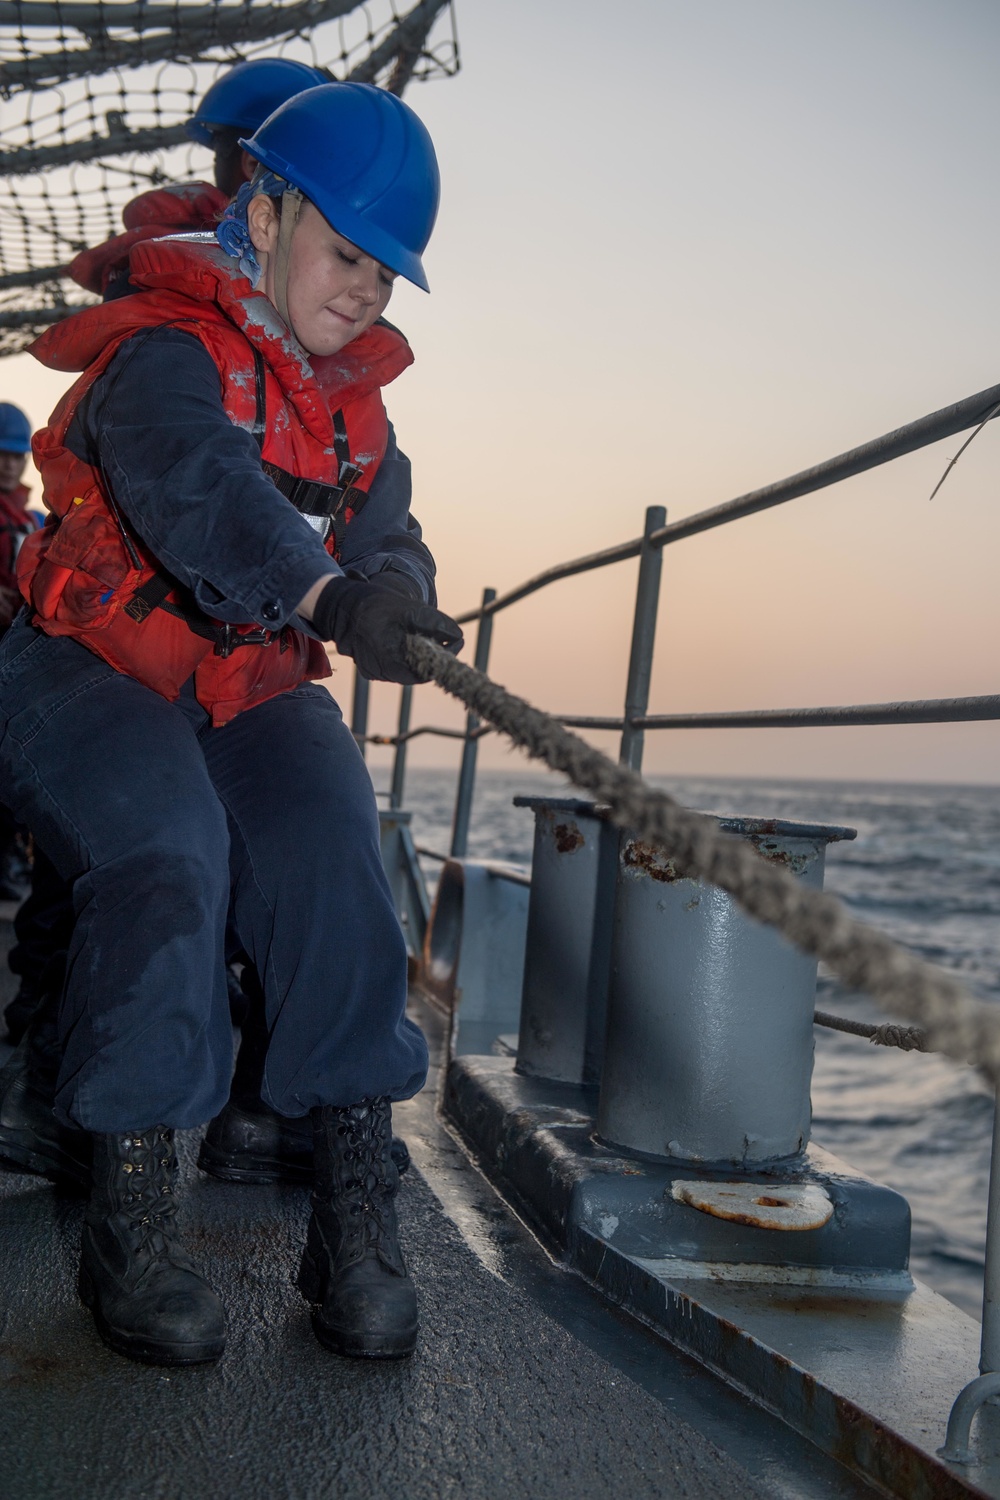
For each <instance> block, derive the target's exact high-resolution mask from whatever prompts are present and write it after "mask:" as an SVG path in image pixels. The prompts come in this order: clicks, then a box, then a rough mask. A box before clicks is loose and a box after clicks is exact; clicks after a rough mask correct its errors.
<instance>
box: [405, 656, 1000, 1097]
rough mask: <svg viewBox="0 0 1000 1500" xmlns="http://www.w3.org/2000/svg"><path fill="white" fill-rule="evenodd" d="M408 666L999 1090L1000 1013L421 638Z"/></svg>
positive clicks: (618, 821)
mask: <svg viewBox="0 0 1000 1500" xmlns="http://www.w3.org/2000/svg"><path fill="white" fill-rule="evenodd" d="M408 655H409V660H410V663H411V665H412V667H413V670H414V671H415V672H419V673H420V674H421V675H422V676H423V677H424V678H426V679H427V680H431V679H433V681H435V682H436V683H437V684H438V686H439V687H441V688H443V689H444V691H445V692H446V693H450V694H451V695H452V697H455V698H458V699H460V700H461V701H462V702H463V703H464V704H465V705H466V706H467V707H468V708H470V709H472V710H473V712H474V713H476V714H478V715H479V716H480V717H481V718H483V719H486V720H488V721H489V722H490V723H491V724H494V725H495V726H496V728H497V729H500V730H502V731H503V732H504V734H506V735H508V736H509V737H510V739H512V740H513V741H514V743H515V744H516V745H519V746H520V747H521V748H522V749H523V750H526V751H527V752H528V754H529V755H530V756H532V757H533V758H534V759H536V760H542V761H544V762H545V764H546V765H547V766H550V767H551V768H552V769H553V770H555V771H561V772H562V773H563V774H564V775H565V776H568V777H569V779H570V781H572V782H573V783H574V785H576V786H578V787H581V788H583V789H584V790H585V791H587V792H589V793H590V794H591V795H592V796H593V797H595V798H596V799H597V800H598V801H599V802H601V803H603V804H604V805H605V806H606V807H607V808H608V816H609V817H610V819H611V821H612V822H613V823H615V824H617V825H618V827H620V828H624V829H627V830H629V831H630V832H631V833H633V834H634V835H636V836H637V837H638V838H641V839H644V840H646V841H648V842H649V843H651V844H657V845H659V846H660V847H662V848H663V849H665V850H666V851H667V852H668V853H669V855H670V859H671V861H672V863H673V864H674V865H675V867H676V868H677V870H678V871H679V872H680V873H681V874H683V875H687V876H690V877H691V878H693V879H700V880H707V881H709V882H710V883H711V884H712V885H717V886H720V887H721V889H722V890H724V891H727V892H728V893H729V894H730V895H731V896H732V897H733V898H734V899H735V900H736V901H738V902H739V904H740V906H742V907H743V909H744V911H746V912H748V913H749V915H750V916H752V917H755V918H756V919H757V921H759V922H764V923H766V924H767V925H768V926H769V927H776V928H777V929H778V930H779V931H780V932H781V933H782V934H783V935H784V936H785V937H786V938H788V939H789V941H790V942H792V943H794V944H795V945H796V947H798V948H801V949H802V950H803V952H805V953H810V954H812V955H813V956H814V957H816V958H819V959H822V960H823V962H824V963H826V964H827V965H828V966H829V967H830V968H831V969H832V970H833V972H834V973H835V974H836V975H837V976H838V977H839V978H840V979H841V980H842V981H843V982H844V984H846V985H847V986H848V987H849V988H850V989H852V990H865V991H866V992H867V993H868V994H870V995H873V996H875V997H876V998H877V999H879V1000H880V1001H882V1003H883V1004H884V1005H885V1006H886V1008H887V1009H888V1010H890V1011H892V1012H894V1013H895V1014H896V1015H898V1016H901V1017H903V1018H904V1019H905V1020H907V1021H910V1022H916V1023H917V1024H918V1025H920V1026H921V1027H923V1028H924V1031H925V1032H926V1045H927V1047H928V1048H930V1049H932V1050H933V1051H937V1052H944V1053H946V1054H947V1056H948V1057H951V1058H954V1059H955V1060H956V1061H958V1062H974V1063H975V1064H976V1066H977V1067H978V1068H979V1069H980V1070H981V1071H982V1072H983V1073H984V1074H985V1075H986V1076H987V1078H989V1079H990V1080H991V1082H993V1083H994V1084H997V1083H1000V1008H998V1007H995V1006H992V1005H989V1004H987V1003H986V1002H984V1001H982V1000H976V999H974V998H973V997H972V996H971V995H969V994H968V993H967V992H966V990H965V989H963V987H962V986H961V985H960V984H959V983H958V981H957V980H956V979H954V978H952V976H951V975H950V974H947V973H945V971H944V970H943V969H938V968H935V967H934V966H933V965H932V964H928V963H925V962H924V960H923V959H920V958H917V957H915V956H914V955H913V954H912V953H908V952H907V951H906V950H905V949H904V948H901V947H899V945H898V944H897V943H894V942H893V941H892V939H891V938H889V937H886V935H885V934H884V933H882V932H879V931H878V930H877V929H875V928H873V927H868V926H866V925H865V923H863V922H858V921H856V920H855V919H854V918H853V917H852V916H850V915H849V914H848V912H847V910H846V909H845V907H844V906H843V904H842V903H841V902H840V901H838V900H837V898H836V897H835V896H830V895H827V894H826V893H825V892H823V891H817V890H813V889H811V888H810V887H808V886H805V885H803V884H802V882H801V881H798V880H796V879H795V877H794V876H793V875H791V874H789V873H788V871H787V870H785V869H783V868H782V867H781V866H779V865H776V864H773V863H771V862H769V861H767V860H763V859H761V858H760V856H759V855H758V854H757V853H756V851H755V850H754V848H753V847H752V845H751V844H750V843H748V842H747V841H746V840H745V839H741V838H739V837H737V836H735V835H733V834H728V833H724V832H722V830H721V829H719V827H718V826H717V824H716V823H715V822H714V821H713V820H712V819H711V818H707V817H705V816H703V815H702V814H700V813H695V812H691V811H690V810H689V809H688V808H685V807H681V806H680V804H679V803H677V802H675V801H674V799H673V798H672V797H671V796H669V795H668V793H666V792H664V791H660V790H659V789H658V788H656V787H651V786H649V784H648V783H647V782H645V781H644V780H643V779H642V777H641V776H639V775H638V774H637V773H636V772H635V771H630V770H628V769H627V768H626V767H624V766H618V765H615V763H614V762H613V761H611V760H609V759H608V757H607V756H606V755H602V754H601V752H600V751H599V750H595V749H593V747H592V746H590V745H588V744H587V743H586V741H585V740H582V739H580V737H579V736H578V735H575V734H572V733H571V732H570V731H569V730H568V729H563V728H562V726H561V725H560V724H557V723H556V722H555V720H554V719H552V718H550V717H549V715H548V714H546V713H543V712H542V711H541V710H540V709H537V708H533V707H532V705H531V704H530V703H526V702H525V700H524V699H523V698H517V697H515V696H514V695H513V694H512V693H508V692H507V690H506V689H505V688H503V687H501V686H500V684H499V683H496V682H493V681H491V679H490V678H489V677H485V676H484V675H483V674H482V673H481V672H477V671H475V670H474V669H473V668H472V667H467V666H466V665H465V664H464V662H460V661H457V660H456V659H455V657H453V656H450V655H449V654H448V652H447V651H444V650H442V648H441V647H440V646H437V645H435V644H434V642H432V641H429V640H428V639H427V638H426V637H425V636H410V637H409V638H408Z"/></svg>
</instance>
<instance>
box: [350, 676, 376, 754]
mask: <svg viewBox="0 0 1000 1500" xmlns="http://www.w3.org/2000/svg"><path fill="white" fill-rule="evenodd" d="M370 688H371V683H370V682H369V681H368V678H367V677H362V675H361V673H360V672H359V671H358V669H357V667H355V668H354V702H353V704H352V705H351V733H352V734H353V736H354V738H355V739H356V740H357V742H358V749H359V750H360V751H361V754H362V755H364V753H365V735H366V734H367V733H368V693H369V689H370Z"/></svg>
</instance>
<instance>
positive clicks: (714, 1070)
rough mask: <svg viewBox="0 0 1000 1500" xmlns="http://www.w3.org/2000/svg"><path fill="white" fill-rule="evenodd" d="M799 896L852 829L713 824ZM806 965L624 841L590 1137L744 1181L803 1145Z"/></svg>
mask: <svg viewBox="0 0 1000 1500" xmlns="http://www.w3.org/2000/svg"><path fill="white" fill-rule="evenodd" d="M718 821H719V825H720V827H722V828H723V829H726V830H727V831H729V832H731V833H734V834H738V835H740V836H742V837H744V838H748V839H750V841H751V842H752V843H753V844H754V846H755V847H756V848H757V850H758V851H759V853H760V854H761V855H762V856H763V857H764V858H765V859H769V860H777V861H779V862H780V863H781V864H783V865H784V866H785V867H786V868H787V869H789V870H791V871H792V872H793V873H794V874H795V875H796V876H797V877H798V878H799V879H800V880H804V881H806V882H807V884H809V885H813V886H817V887H819V886H822V883H823V867H824V863H825V856H826V845H827V844H828V843H832V842H834V841H835V840H838V839H851V838H854V837H855V830H854V829H852V828H833V827H828V826H825V825H822V824H811V823H786V822H780V821H777V820H773V819H761V818H720V819H719V820H718ZM815 990H816V960H815V959H813V958H809V957H807V956H806V955H805V954H802V953H800V952H798V950H797V949H795V948H793V947H792V946H791V945H790V944H789V943H787V942H786V941H785V939H784V938H782V937H780V936H779V935H778V934H777V933H776V932H775V931H773V929H771V928H767V927H764V926H763V925H761V924H760V923H758V922H755V921H754V920H753V919H752V918H750V917H748V916H746V915H744V913H743V912H742V911H741V910H740V908H739V907H738V906H737V905H736V903H735V902H734V901H733V900H732V898H731V897H730V896H728V895H726V893H725V892H724V891H721V890H719V889H718V888H717V887H715V886H711V885H705V884H702V882H700V881H697V880H685V879H681V878H679V877H678V876H677V874H676V873H675V871H674V869H673V867H672V866H671V864H670V861H669V859H668V858H667V857H666V855H665V854H663V852H662V851H661V850H658V849H655V848H652V847H651V846H650V845H648V844H643V843H640V842H639V841H638V840H636V839H632V838H629V837H627V836H626V837H623V838H622V841H621V848H620V853H619V861H618V890H617V899H616V904H615V921H614V937H613V944H612V963H611V984H610V992H609V998H608V1029H607V1040H606V1046H605V1057H604V1076H603V1080H602V1084H601V1097H600V1106H599V1110H598V1120H597V1130H598V1134H599V1135H600V1137H601V1139H602V1140H604V1141H607V1142H608V1143H609V1144H614V1145H616V1146H618V1147H621V1148H623V1149H624V1150H626V1151H634V1152H639V1153H641V1154H643V1155H648V1156H652V1157H662V1158H669V1159H673V1160H678V1161H688V1162H710V1163H718V1164H723V1163H725V1164H726V1165H730V1164H735V1165H737V1166H740V1167H745V1168H748V1169H749V1168H753V1167H756V1166H758V1165H759V1164H760V1163H761V1162H768V1161H774V1160H778V1159H781V1158H787V1157H792V1156H795V1155H796V1154H797V1153H799V1152H800V1151H802V1150H803V1148H804V1147H805V1145H806V1143H807V1142H808V1140H809V1125H810V1101H809V1085H810V1081H811V1078H812V1061H813V1011H814V1007H815Z"/></svg>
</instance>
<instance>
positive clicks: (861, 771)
mask: <svg viewBox="0 0 1000 1500" xmlns="http://www.w3.org/2000/svg"><path fill="white" fill-rule="evenodd" d="M458 25H459V34H460V38H461V43H462V58H463V70H462V72H461V74H460V75H459V76H458V77H457V78H456V79H453V80H450V81H445V82H438V83H433V84H429V85H427V86H423V87H419V88H413V89H411V91H410V93H409V94H408V96H407V97H408V100H409V102H410V103H412V104H413V106H414V107H415V108H416V109H417V110H418V112H419V113H420V114H421V115H422V117H423V118H424V120H425V121H426V123H427V125H428V126H429V128H430V130H431V132H432V134H433V136H434V140H435V143H436V145H437V148H438V152H439V155H440V160H441V168H442V177H443V184H444V197H443V204H442V211H441V217H440V219H439V223H438V228H437V231H436V234H435V238H434V240H433V242H432V245H431V248H430V251H429V252H428V255H427V259H426V264H427V268H428V273H429V276H430V280H431V286H432V295H431V296H430V297H425V296H423V295H422V294H421V293H419V292H417V291H416V290H414V289H412V288H410V287H406V286H401V287H400V290H399V292H398V293H397V295H396V297H395V298H394V301H393V303H392V306H391V308H390V314H389V315H390V316H391V317H392V318H393V319H394V320H395V321H397V322H399V323H400V325H401V326H402V327H403V328H404V330H405V331H406V332H407V334H408V336H409V338H410V339H411V342H412V344H413V346H414V349H415V352H416V356H417V360H416V364H415V366H414V367H413V369H412V370H410V371H409V372H407V374H405V375H404V376H403V377H402V378H401V379H400V381H399V382H398V384H397V385H396V386H393V387H391V388H390V390H389V391H388V393H387V404H388V407H389V411H390V415H391V416H392V418H393V420H394V421H395V423H396V427H397V432H398V435H399V439H400V443H401V445H402V446H403V448H404V449H405V450H406V451H407V452H408V453H409V454H410V456H411V457H412V459H413V461H414V472H415V499H414V510H415V512H416V514H417V515H418V516H419V518H420V520H421V522H422V523H423V526H424V530H425V535H426V537H427V539H428V541H429V542H430V544H431V546H432V548H433V549H434V551H435V553H436V555H437V557H438V560H439V567H440V594H441V602H442V604H443V606H444V607H445V608H446V609H449V610H452V611H456V612H457V611H461V610H464V609H466V608H469V607H470V606H472V605H474V604H476V603H477V602H478V599H479V595H480V591H481V589H482V587H483V586H484V585H486V584H489V585H492V586H494V587H496V588H497V589H499V590H504V589H507V588H509V587H511V586H512V585H513V584H515V583H517V582H519V581H521V580H522V579H523V578H526V577H528V576H530V575H531V574H532V573H535V572H537V571H539V570H540V569H542V568H544V567H547V566H548V565H550V564H552V563H554V562H557V561H560V560H562V559H564V558H567V557H569V556H573V555H576V554H580V553H585V552H589V551H592V550H595V549H597V548H601V547H605V546H608V545H611V544H612V543H615V542H617V541H620V540H623V539H625V538H627V537H629V536H634V535H637V534H638V532H639V531H640V530H641V526H642V517H643V512H644V509H645V507H646V506H647V505H649V504H654V503H659V504H663V505H665V506H666V507H667V509H668V512H669V515H670V517H671V519H677V518H679V517H681V516H683V515H685V514H688V513H690V512H692V511H694V510H699V509H702V508H703V507H705V506H709V505H713V504H716V503H718V502H720V501H722V500H726V499H729V498H731V497H732V496H734V495H738V494H741V493H743V492H745V491H747V490H750V489H753V488H755V487H757V486H758V485H761V484H764V483H767V482H769V481H772V480H775V479H778V478H781V477H783V476H784V475H786V474H790V473H793V472H794V471H796V470H798V469H801V468H804V467H807V466H809V465H811V464H813V463H815V462H817V461H819V460H821V459H823V458H827V457H829V456H831V455H833V454H835V453H838V452H840V451H842V450H843V449H845V448H848V447H852V446H854V445H855V444H856V443H859V442H862V441H865V440H867V439H869V438H872V437H875V436H877V435H878V434H880V433H882V432H885V431H888V430H890V429H891V428H893V427H896V426H899V425H900V424H902V423H904V422H907V421H911V420H913V419H915V418H917V417H919V416H922V415H924V414H925V413H927V412H930V411H933V410H935V409H936V408H938V407H941V406H944V405H947V404H950V403H951V402H953V401H956V400H958V399H960V398H961V397H963V396H966V395H970V394H972V393H973V392H975V391H978V390H981V389H983V388H985V387H988V386H991V385H993V384H995V383H997V382H1000V339H998V333H1000V295H998V292H997V288H996V276H995V264H996V254H997V246H998V243H1000V213H998V207H997V195H996V188H995V180H996V165H995V158H996V141H997V140H998V138H1000V91H998V89H997V86H996V58H997V55H998V49H1000V10H998V8H997V6H996V5H995V4H991V3H988V0H982V3H979V0H950V3H948V4H947V5H945V4H942V3H940V0H937V3H924V0H836V3H833V0H826V3H821V0H699V3H698V4H692V3H690V0H684V3H680V0H615V3H610V0H609V3H606V4H598V3H596V0H458ZM0 376H2V377H5V378H4V380H3V392H2V394H3V395H4V396H6V397H9V398H12V399H14V400H17V401H18V402H20V403H21V404H23V405H25V406H26V407H27V409H28V411H29V413H30V415H31V417H32V418H33V420H35V421H36V422H41V421H42V420H43V419H44V418H45V416H46V415H47V411H48V409H49V407H50V406H51V404H52V402H53V401H54V399H55V397H56V396H57V395H58V394H59V392H60V390H61V389H62V386H63V380H62V379H61V378H56V377H54V376H52V375H50V374H48V373H47V372H45V371H42V370H41V369H40V368H39V367H38V366H37V365H35V364H34V362H33V361H31V360H30V358H29V357H28V356H19V357H17V358H15V359H10V360H7V361H5V362H4V363H3V365H2V366H0ZM960 442H961V439H958V438H954V439H950V440H949V441H948V442H946V443H944V444H939V445H937V446H936V447H934V448H931V449H927V450H924V451H923V452H921V453H918V454H915V455H912V456H910V457H909V458H907V459H904V460H902V461H900V462H897V463H895V464H893V465H891V466H889V467H887V468H883V469H880V470H876V471H874V473H872V474H869V475H866V476H862V477H859V478H857V479H854V480H851V481H849V482H848V483H846V484H844V485H841V486H838V487H836V488H834V489H828V490H825V491H821V492H820V493H818V494H816V495H814V496H811V497H808V498H805V499H802V500H798V501H795V502H792V503H791V504H790V505H788V506H784V507H780V508H778V509H776V510H773V511H770V512H768V513H766V514H764V515H761V516H757V517H753V518H750V519H747V520H744V521H741V522H738V523H736V524H734V525H732V526H730V527H727V528H725V529H723V530H717V531H715V532H712V533H710V534H708V535H706V536H702V537H699V538H695V539H692V540H690V541H685V542H681V543H679V544H677V545H676V546H674V547H671V548H669V549H668V550H667V552H666V554H665V559H664V571H663V596H662V606H661V616H660V629H659V634H658V639H657V654H656V665H655V672H654V679H653V690H652V695H651V705H650V706H651V709H652V710H653V711H658V712H669V711H687V710H699V709H726V708H743V707H761V708H765V707H785V706H792V705H805V704H835V703H851V702H873V701H881V700H888V699H903V698H920V697H945V696H948V697H950V696H957V695H961V694H971V693H991V692H997V691H1000V671H998V667H997V662H996V655H997V642H998V636H1000V630H998V627H1000V596H998V590H997V586H996V574H997V568H998V561H997V559H998V554H1000V507H998V505H997V498H996V497H997V474H998V471H1000V422H998V423H996V424H992V425H991V426H990V427H987V428H986V430H985V431H984V432H983V433H982V434H981V435H980V436H979V437H978V438H977V440H976V442H975V443H974V444H973V446H972V448H971V449H970V450H969V452H968V453H967V454H966V455H965V456H964V457H963V459H962V461H961V463H960V464H959V465H958V466H957V468H956V469H955V470H954V472H953V473H952V475H951V476H950V478H949V480H948V482H947V484H946V485H945V487H944V488H943V490H942V491H941V493H940V494H939V495H938V496H937V498H936V499H935V500H934V501H933V503H928V496H929V494H930V492H931V490H932V488H933V486H934V484H935V483H936V481H937V479H938V478H939V476H940V474H941V471H942V470H943V468H944V466H945V464H946V462H947V460H948V458H949V457H950V456H951V455H952V454H953V453H954V452H955V451H956V449H957V448H958V446H959V445H960ZM634 580H635V564H634V563H626V564H619V565H618V566H617V567H615V568H613V569H610V570H607V571H605V572H603V573H594V574H589V575H587V576H585V577H583V578H581V579H576V580H573V581H572V582H569V583H564V584H560V585H557V586H556V587H554V588H552V589H550V590H548V591H547V592H545V593H543V594H542V595H540V596H538V597H536V598H534V599H532V600H531V601H529V602H527V603H525V604H523V605H521V606H518V607H516V608H515V609H514V610H512V611H511V612H510V613H508V614H505V615H502V616H501V617H500V618H499V620H498V622H497V626H496V634H495V647H494V655H493V661H492V671H493V675H495V676H496V677H497V678H498V679H499V680H500V681H502V682H504V683H506V684H507V685H508V686H510V687H511V688H513V689H515V690H516V691H518V692H520V693H522V694H524V695H526V696H527V697H529V698H531V699H532V700H534V701H535V702H536V703H538V704H540V705H542V706H544V707H548V708H551V709H553V710H557V711H563V712H581V713H603V714H614V713H619V712H620V711H621V706H622V697H623V692H624V676H625V667H626V663H627V655H628V638H629V627H630V618H631V609H632V598H633V590H634ZM468 654H469V655H470V656H471V643H470V650H469V653H468ZM349 682H350V670H349V668H348V669H343V668H342V669H341V671H340V672H339V673H338V684H339V683H342V684H343V689H342V690H341V691H340V692H339V694H338V695H339V696H341V697H342V698H343V699H345V700H347V699H349ZM397 698H398V690H397V689H394V688H378V689H376V692H375V720H376V726H377V727H379V728H381V729H388V728H390V727H391V723H392V717H393V714H394V712H395V706H396V702H397ZM415 714H416V719H415V721H416V722H425V721H427V720H435V721H438V722H444V723H452V724H454V723H457V722H459V718H458V714H457V710H454V709H453V708H452V707H451V706H450V705H447V704H446V703H445V702H444V700H443V699H442V698H441V696H440V694H438V692H437V690H436V689H430V688H427V689H422V690H421V691H420V693H419V694H418V703H417V707H416V710H415ZM598 742H599V743H602V744H606V745H611V743H612V742H611V741H610V740H609V739H608V738H607V737H598ZM454 756H455V751H454V748H453V747H450V746H448V745H447V744H444V743H442V742H438V743H435V742H433V741H422V742H418V746H417V747H415V749H414V760H415V762H416V763H424V764H427V763H443V762H444V761H445V760H448V761H451V760H452V759H454ZM483 758H484V763H485V764H509V755H508V753H507V752H505V751H504V750H503V749H502V748H501V747H500V745H499V744H496V745H493V746H492V747H491V746H490V744H489V742H487V743H486V744H485V745H484V749H483ZM646 765H647V767H648V768H649V769H650V770H654V771H671V772H677V773H701V774H726V775H753V776H791V777H830V776H837V777H846V778H856V777H865V778H867V777H870V778H878V779H889V780H891V779H902V780H937V781H985V782H1000V726H998V725H994V724H981V725H957V726H927V727H903V728H893V729H878V728H872V729H857V730H843V729H840V730H837V729H828V730H807V731H790V730H789V731H778V730H766V731H765V730H762V731H743V732H719V731H711V732H708V731H706V732H701V733H692V732H684V733H672V734H659V735H655V736H650V737H649V738H648V740H647V759H646Z"/></svg>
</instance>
